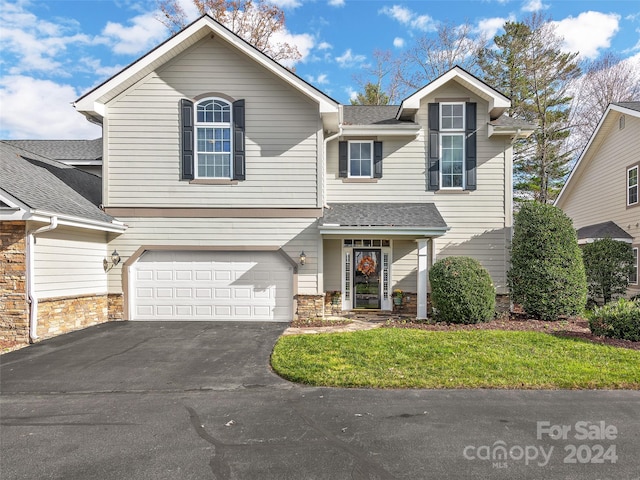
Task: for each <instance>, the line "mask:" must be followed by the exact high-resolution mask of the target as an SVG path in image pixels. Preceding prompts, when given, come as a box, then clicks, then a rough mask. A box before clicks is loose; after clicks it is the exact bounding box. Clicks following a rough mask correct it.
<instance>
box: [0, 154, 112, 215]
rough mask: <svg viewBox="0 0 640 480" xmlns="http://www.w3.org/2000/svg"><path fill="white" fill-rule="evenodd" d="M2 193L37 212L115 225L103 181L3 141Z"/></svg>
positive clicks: (0, 182) (0, 155) (0, 184)
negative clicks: (104, 200) (106, 206)
mask: <svg viewBox="0 0 640 480" xmlns="http://www.w3.org/2000/svg"><path fill="white" fill-rule="evenodd" d="M0 189H2V190H4V191H5V192H7V193H8V194H9V195H11V196H12V197H14V198H16V199H18V200H19V201H20V202H22V203H24V204H25V205H27V206H28V207H30V208H31V209H34V210H42V211H45V212H51V213H57V214H59V215H69V216H74V217H80V218H84V219H88V220H97V221H101V222H111V221H112V220H113V217H111V216H110V215H107V214H106V213H104V212H103V211H102V210H100V208H98V205H100V202H101V197H102V193H101V189H102V180H101V179H100V177H97V176H95V175H92V174H90V173H86V172H83V171H82V170H78V169H77V168H75V167H71V166H69V165H65V164H64V163H60V162H57V161H55V160H51V159H49V158H46V157H44V156H42V155H38V154H36V153H33V152H29V151H27V150H25V149H22V148H19V147H18V146H16V145H12V144H11V143H8V142H6V141H0Z"/></svg>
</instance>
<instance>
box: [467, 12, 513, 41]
mask: <svg viewBox="0 0 640 480" xmlns="http://www.w3.org/2000/svg"><path fill="white" fill-rule="evenodd" d="M513 21H515V16H513V15H511V16H510V17H509V18H503V17H494V18H484V19H482V20H480V21H479V22H478V27H477V28H476V31H477V32H478V33H479V34H480V35H483V36H485V37H486V38H489V39H491V38H493V37H495V36H496V35H497V34H498V32H499V31H500V30H502V29H503V28H504V24H505V23H506V22H513Z"/></svg>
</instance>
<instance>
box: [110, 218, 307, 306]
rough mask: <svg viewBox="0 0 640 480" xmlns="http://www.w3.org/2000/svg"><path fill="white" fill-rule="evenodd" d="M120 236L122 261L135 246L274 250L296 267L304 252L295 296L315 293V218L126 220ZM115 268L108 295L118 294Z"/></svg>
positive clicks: (119, 285) (118, 278)
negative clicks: (282, 253)
mask: <svg viewBox="0 0 640 480" xmlns="http://www.w3.org/2000/svg"><path fill="white" fill-rule="evenodd" d="M123 220H124V221H125V223H126V224H127V225H128V227H129V228H128V229H127V231H126V233H125V234H123V235H120V236H119V237H117V238H114V239H113V240H112V241H111V242H110V243H109V248H110V249H113V248H116V249H117V250H118V252H119V253H120V255H121V256H122V258H123V261H126V260H127V259H128V258H129V257H130V256H131V255H133V254H134V253H135V252H136V251H137V250H138V249H139V248H140V247H141V246H149V245H171V246H174V247H176V248H175V250H180V247H192V246H201V247H240V248H245V247H248V246H251V247H273V246H275V247H280V248H282V249H283V250H284V251H285V252H286V253H287V254H288V255H289V256H290V257H291V258H292V259H293V260H294V261H295V262H296V263H297V262H298V259H299V256H300V252H302V251H303V250H304V252H305V254H306V256H307V260H306V263H305V265H303V266H299V267H298V285H297V289H298V293H300V294H311V295H313V294H316V293H317V291H318V241H317V235H318V229H317V228H318V227H317V221H316V220H315V219H308V218H305V219H297V218H265V219H260V218H126V219H123ZM121 273H122V270H121V266H119V267H118V268H115V269H113V271H112V272H110V275H109V293H121V292H122V280H121Z"/></svg>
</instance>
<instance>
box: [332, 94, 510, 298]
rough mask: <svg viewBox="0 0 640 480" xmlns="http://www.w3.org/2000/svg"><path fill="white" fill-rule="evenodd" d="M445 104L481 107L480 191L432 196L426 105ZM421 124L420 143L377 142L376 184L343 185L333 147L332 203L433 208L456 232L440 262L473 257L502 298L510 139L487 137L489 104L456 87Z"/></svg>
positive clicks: (439, 243)
mask: <svg viewBox="0 0 640 480" xmlns="http://www.w3.org/2000/svg"><path fill="white" fill-rule="evenodd" d="M441 98H446V99H452V98H460V99H461V101H462V100H466V101H472V102H476V103H477V104H478V123H477V126H478V131H477V190H475V191H464V192H463V191H451V190H440V191H438V192H431V191H428V190H427V175H426V169H427V158H426V152H427V137H426V134H425V132H428V120H427V110H428V109H427V105H428V103H430V102H435V101H436V99H441ZM417 121H418V122H419V123H420V124H421V125H422V129H421V131H420V134H419V135H418V137H417V138H413V137H406V138H390V137H387V138H385V137H378V138H376V140H381V141H383V147H382V148H383V167H382V168H383V176H382V178H380V179H378V182H377V183H345V182H343V179H342V178H339V177H338V141H337V140H336V141H332V142H330V145H329V147H328V152H327V172H326V181H327V197H328V200H327V201H328V203H331V202H336V203H337V202H391V203H395V202H408V203H434V204H435V205H436V206H437V208H438V210H439V211H440V213H441V215H442V217H443V218H444V220H445V222H446V223H447V225H448V226H449V227H451V229H450V230H449V231H448V232H447V233H446V234H445V235H444V236H443V237H440V238H436V239H435V240H434V245H435V255H436V258H440V257H443V256H449V255H454V256H460V255H465V256H472V257H474V258H476V259H478V260H479V261H480V262H481V263H482V264H483V265H484V266H485V268H487V269H488V270H489V273H490V274H491V276H492V278H493V281H494V283H495V285H496V287H497V289H498V292H499V293H506V291H507V289H506V270H507V268H508V250H507V246H508V242H509V238H510V227H511V188H510V184H511V178H510V177H511V166H510V165H508V164H507V162H508V161H509V162H510V161H511V156H510V153H509V149H510V144H509V139H508V138H507V137H500V136H494V137H492V138H489V137H488V122H489V115H488V105H487V103H486V102H485V101H484V100H482V99H481V98H479V97H475V96H473V95H472V94H471V93H470V92H469V91H468V90H465V89H463V88H462V87H457V86H456V85H455V84H454V83H453V82H452V84H449V85H446V86H444V87H442V88H441V89H438V90H436V91H435V92H434V94H433V95H431V96H429V97H427V98H424V99H423V100H422V103H421V108H420V110H419V111H418V114H417ZM416 262H417V261H416ZM394 275H395V274H394ZM399 288H402V287H399Z"/></svg>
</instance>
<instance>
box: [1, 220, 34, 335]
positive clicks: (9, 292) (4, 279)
mask: <svg viewBox="0 0 640 480" xmlns="http://www.w3.org/2000/svg"><path fill="white" fill-rule="evenodd" d="M25 262H26V222H0V340H3V341H8V342H19V343H23V342H24V343H28V342H29V308H28V305H27V295H26V289H27V286H26V276H27V272H26V264H25Z"/></svg>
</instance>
